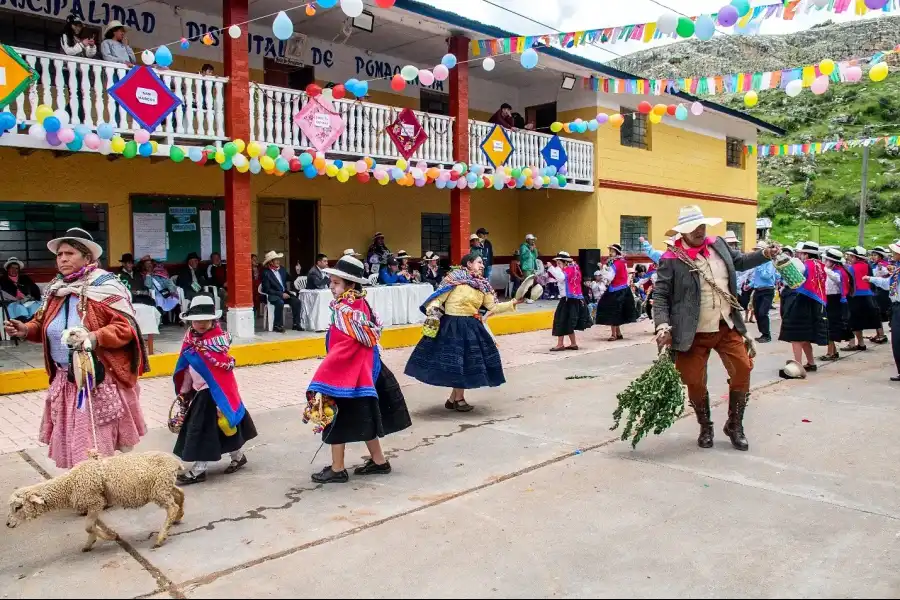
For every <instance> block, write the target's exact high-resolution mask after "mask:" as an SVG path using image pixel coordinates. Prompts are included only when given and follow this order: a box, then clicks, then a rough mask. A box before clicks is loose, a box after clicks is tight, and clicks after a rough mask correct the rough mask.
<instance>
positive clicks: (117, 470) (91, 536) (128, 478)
mask: <svg viewBox="0 0 900 600" xmlns="http://www.w3.org/2000/svg"><path fill="white" fill-rule="evenodd" d="M183 470H184V467H183V466H182V464H181V461H180V460H178V459H177V458H176V457H175V456H173V455H171V454H168V453H166V452H135V453H128V454H117V455H115V456H110V457H106V458H98V457H97V456H96V453H92V458H89V459H88V460H86V461H84V462H82V463H79V464H78V465H75V467H73V468H72V470H71V471H69V472H67V473H64V474H63V475H60V476H59V477H54V478H53V479H50V480H49V481H45V482H43V483H38V484H36V485H31V486H27V487H22V488H19V489H17V490H16V491H14V492H13V493H12V495H11V496H10V498H9V515H8V516H7V518H6V526H7V527H9V528H14V527H17V526H19V525H21V524H22V523H24V522H25V521H31V520H32V519H36V518H37V517H39V516H41V515H42V514H44V513H46V512H50V511H52V510H61V509H75V510H77V511H80V512H82V513H86V514H87V522H86V523H85V530H86V531H87V534H88V540H87V543H86V544H85V545H84V547H83V548H82V549H81V550H82V551H83V552H89V551H90V550H91V548H93V546H94V542H96V541H97V537H98V536H99V537H100V538H102V539H104V540H115V539H116V537H117V536H116V534H115V533H112V532H110V531H107V530H106V529H104V528H103V527H101V526H100V525H99V524H98V523H97V519H98V518H99V516H100V513H101V512H103V509H104V508H113V507H117V506H121V507H122V508H141V507H142V506H145V505H147V504H149V503H151V502H153V503H155V504H158V505H159V506H160V507H161V508H164V509H165V510H166V522H165V524H164V525H163V527H162V529H161V530H160V532H159V535H158V536H157V538H156V545H155V546H154V547H159V546H160V545H162V543H163V542H164V541H165V540H166V537H167V536H168V534H169V528H170V527H171V526H172V524H173V523H178V522H180V521H181V518H182V517H183V516H184V492H182V491H181V490H180V489H179V488H177V487H176V486H175V477H176V475H177V474H178V473H180V472H181V471H183Z"/></svg>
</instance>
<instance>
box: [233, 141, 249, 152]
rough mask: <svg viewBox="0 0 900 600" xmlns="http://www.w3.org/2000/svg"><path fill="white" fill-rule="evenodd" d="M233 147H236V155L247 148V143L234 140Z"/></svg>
mask: <svg viewBox="0 0 900 600" xmlns="http://www.w3.org/2000/svg"><path fill="white" fill-rule="evenodd" d="M234 145H235V146H237V151H238V153H240V152H243V151H244V148H246V147H247V143H246V142H245V141H244V140H242V139H241V138H238V139H236V140H234Z"/></svg>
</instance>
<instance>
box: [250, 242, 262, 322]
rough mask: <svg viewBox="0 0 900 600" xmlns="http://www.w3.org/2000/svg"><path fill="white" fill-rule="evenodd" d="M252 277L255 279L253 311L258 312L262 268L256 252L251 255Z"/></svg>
mask: <svg viewBox="0 0 900 600" xmlns="http://www.w3.org/2000/svg"><path fill="white" fill-rule="evenodd" d="M250 277H251V280H252V281H253V312H254V313H256V312H257V311H258V308H259V299H260V296H259V284H260V279H259V278H260V268H259V257H258V256H257V255H255V254H251V255H250Z"/></svg>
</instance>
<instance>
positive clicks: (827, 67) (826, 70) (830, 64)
mask: <svg viewBox="0 0 900 600" xmlns="http://www.w3.org/2000/svg"><path fill="white" fill-rule="evenodd" d="M819 71H820V72H821V73H822V75H831V74H832V73H834V61H833V60H831V59H830V58H826V59H825V60H823V61H822V62H820V63H819Z"/></svg>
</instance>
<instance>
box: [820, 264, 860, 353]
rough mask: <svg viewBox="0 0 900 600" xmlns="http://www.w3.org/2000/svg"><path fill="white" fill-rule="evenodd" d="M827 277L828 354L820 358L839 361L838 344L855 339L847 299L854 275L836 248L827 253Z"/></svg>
mask: <svg viewBox="0 0 900 600" xmlns="http://www.w3.org/2000/svg"><path fill="white" fill-rule="evenodd" d="M825 275H826V276H827V277H828V281H827V282H826V284H825V291H826V293H827V296H828V303H827V304H826V306H825V313H826V315H827V317H828V353H827V354H826V355H825V356H820V357H819V359H820V360H825V361H829V360H837V359H839V358H840V357H841V355H840V353H839V352H838V349H837V343H838V342H846V341H850V340H852V339H853V331H852V330H851V329H850V305H849V304H848V302H847V297H848V296H850V295H851V294H852V293H853V275H852V274H851V273H850V271H849V270H848V269H847V267H846V266H844V255H843V254H841V251H840V250H838V249H836V248H829V249H828V250H826V251H825Z"/></svg>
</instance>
